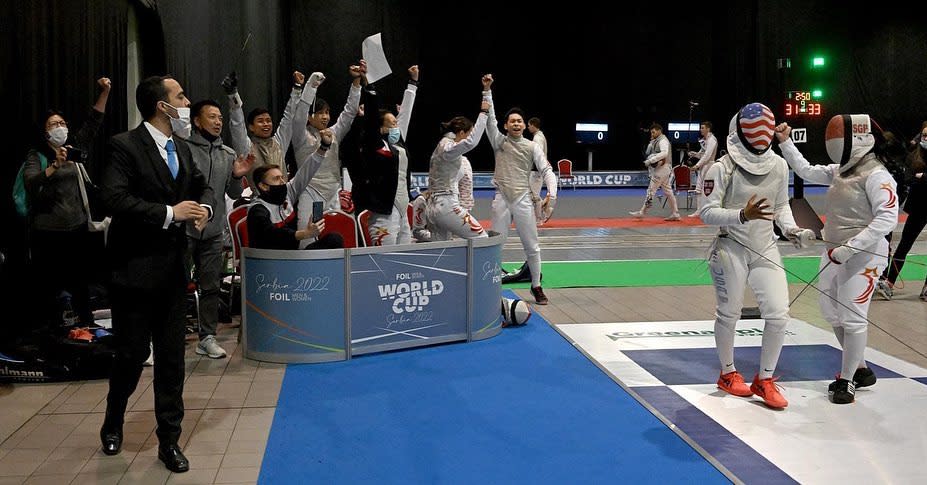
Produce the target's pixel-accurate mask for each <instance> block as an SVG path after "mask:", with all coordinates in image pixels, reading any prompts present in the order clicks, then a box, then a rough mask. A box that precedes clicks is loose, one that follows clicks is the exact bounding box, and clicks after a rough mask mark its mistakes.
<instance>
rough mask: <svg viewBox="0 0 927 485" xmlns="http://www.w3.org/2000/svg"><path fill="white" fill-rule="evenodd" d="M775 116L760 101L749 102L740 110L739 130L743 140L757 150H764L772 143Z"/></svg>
mask: <svg viewBox="0 0 927 485" xmlns="http://www.w3.org/2000/svg"><path fill="white" fill-rule="evenodd" d="M775 128H776V117H775V116H774V115H773V113H772V111H770V110H769V108H767V107H766V106H765V105H763V104H760V103H750V104H748V105H746V106H744V107H743V109H741V110H740V131H741V133H743V138H744V140H745V141H746V142H747V143H749V144H750V145H751V146H753V148H755V149H757V150H765V149H766V148H768V147H769V145H770V144H771V143H772V139H773V134H774V133H775Z"/></svg>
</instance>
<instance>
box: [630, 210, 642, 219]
mask: <svg viewBox="0 0 927 485" xmlns="http://www.w3.org/2000/svg"><path fill="white" fill-rule="evenodd" d="M628 214H631V215H632V216H634V217H635V218H637V219H643V218H644V211H631V212H628Z"/></svg>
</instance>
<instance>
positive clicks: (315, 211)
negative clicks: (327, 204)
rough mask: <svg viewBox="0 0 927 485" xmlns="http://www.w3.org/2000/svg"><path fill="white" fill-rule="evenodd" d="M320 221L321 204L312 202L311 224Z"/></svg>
mask: <svg viewBox="0 0 927 485" xmlns="http://www.w3.org/2000/svg"><path fill="white" fill-rule="evenodd" d="M320 220H322V202H321V201H314V202H312V222H319V221H320Z"/></svg>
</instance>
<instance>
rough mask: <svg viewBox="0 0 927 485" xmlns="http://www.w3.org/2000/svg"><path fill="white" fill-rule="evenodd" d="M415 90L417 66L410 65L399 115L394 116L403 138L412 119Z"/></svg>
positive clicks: (405, 136) (407, 133) (407, 132)
mask: <svg viewBox="0 0 927 485" xmlns="http://www.w3.org/2000/svg"><path fill="white" fill-rule="evenodd" d="M416 91H418V66H412V67H410V68H409V85H408V86H406V90H405V92H403V93H402V104H401V105H400V106H399V115H398V116H396V122H397V123H399V133H400V134H401V135H402V139H403V140H406V139H407V137H408V136H409V122H410V121H412V107H413V106H415V93H416Z"/></svg>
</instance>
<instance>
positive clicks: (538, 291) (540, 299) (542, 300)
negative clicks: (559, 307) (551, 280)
mask: <svg viewBox="0 0 927 485" xmlns="http://www.w3.org/2000/svg"><path fill="white" fill-rule="evenodd" d="M531 294H532V295H533V296H534V302H535V303H537V304H538V305H546V304H547V303H549V300H548V299H547V295H545V294H544V289H543V288H541V287H540V286H532V287H531Z"/></svg>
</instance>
